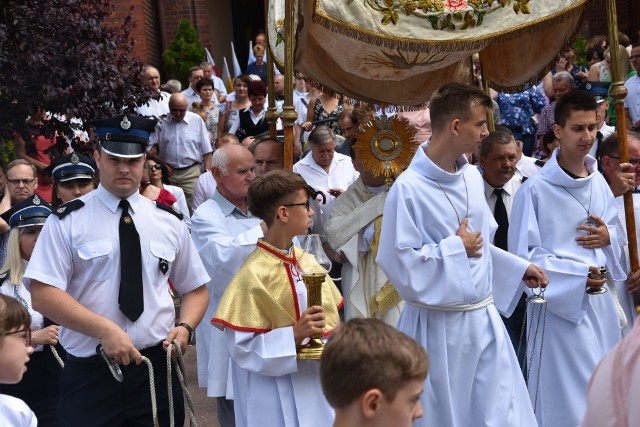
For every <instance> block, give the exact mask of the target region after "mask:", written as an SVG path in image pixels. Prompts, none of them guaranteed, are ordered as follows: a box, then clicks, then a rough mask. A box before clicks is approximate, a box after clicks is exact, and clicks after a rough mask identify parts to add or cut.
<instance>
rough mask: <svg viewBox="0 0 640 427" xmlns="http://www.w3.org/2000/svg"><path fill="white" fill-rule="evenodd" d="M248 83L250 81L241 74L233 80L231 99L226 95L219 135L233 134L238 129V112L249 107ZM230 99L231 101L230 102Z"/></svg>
mask: <svg viewBox="0 0 640 427" xmlns="http://www.w3.org/2000/svg"><path fill="white" fill-rule="evenodd" d="M249 83H251V79H250V78H249V76H247V75H245V74H241V75H239V76H238V77H236V78H235V79H233V90H234V92H233V97H232V96H231V94H229V95H227V108H226V109H225V115H224V117H223V118H222V123H220V124H219V125H218V126H219V128H220V129H221V133H224V132H228V133H233V134H235V133H236V131H237V130H238V127H240V111H244V110H246V109H247V108H249V107H250V106H251V101H249ZM230 98H232V100H230Z"/></svg>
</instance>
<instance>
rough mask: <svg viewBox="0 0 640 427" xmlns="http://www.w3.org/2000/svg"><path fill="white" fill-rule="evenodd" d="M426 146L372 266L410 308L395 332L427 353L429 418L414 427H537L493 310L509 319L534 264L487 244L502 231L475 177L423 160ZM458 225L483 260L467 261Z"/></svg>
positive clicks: (389, 210) (391, 209) (395, 193)
mask: <svg viewBox="0 0 640 427" xmlns="http://www.w3.org/2000/svg"><path fill="white" fill-rule="evenodd" d="M427 144H428V143H425V144H423V145H422V146H421V147H420V148H419V149H418V151H417V152H416V154H415V156H414V158H413V160H412V162H411V165H410V166H409V168H408V169H407V170H406V171H405V172H404V173H402V174H401V175H400V176H399V177H398V179H397V180H396V182H395V183H394V185H393V186H392V187H391V190H390V191H389V195H388V196H387V202H386V204H385V208H384V215H383V219H382V233H381V237H380V248H379V251H378V257H377V258H376V261H377V263H378V265H380V267H382V270H383V271H384V272H385V274H386V275H387V277H388V278H389V280H391V283H393V284H394V286H395V287H396V289H397V290H398V293H399V294H400V296H401V297H402V299H403V300H405V301H406V305H405V308H404V310H403V311H402V315H401V316H400V320H399V322H398V329H399V330H400V331H402V332H404V333H406V334H407V335H409V336H411V337H413V338H414V339H415V340H416V341H418V342H419V343H420V344H422V345H423V346H424V347H425V348H426V349H427V352H428V353H429V358H430V361H431V368H430V369H429V375H428V377H427V380H426V381H425V391H424V393H423V394H422V397H421V402H422V405H423V407H424V408H425V410H424V417H423V418H421V419H419V420H417V421H416V422H415V425H416V426H430V427H431V426H443V427H444V426H446V427H459V426H465V427H466V426H471V425H473V426H474V427H475V426H501V427H509V426H513V427H516V426H517V427H527V426H536V425H537V424H536V420H535V416H534V414H533V410H532V408H531V402H530V400H529V397H528V394H527V389H526V385H525V383H524V379H523V377H522V374H521V373H520V369H519V366H518V361H517V359H516V355H515V352H514V350H513V346H512V345H511V341H510V340H509V336H508V334H507V331H506V329H505V327H504V324H503V322H502V319H501V318H500V315H499V313H498V310H497V309H496V307H498V308H499V309H500V310H501V311H502V312H503V313H505V314H506V315H509V314H510V313H511V311H513V309H514V308H515V305H516V304H517V302H518V298H519V296H520V295H521V293H522V292H523V288H524V284H523V283H522V281H521V278H522V276H523V275H524V272H525V271H526V269H527V267H528V265H529V262H526V261H524V260H522V259H520V258H518V257H516V256H514V255H512V254H509V253H508V252H505V251H503V250H501V249H498V248H496V247H494V246H493V245H491V244H490V242H491V241H492V240H493V235H494V233H495V230H496V229H497V224H496V222H495V220H494V219H493V215H491V211H490V210H489V206H488V205H487V202H486V201H485V197H484V191H483V181H482V177H481V176H480V173H479V172H478V170H477V169H476V168H471V167H468V165H467V160H466V158H465V157H464V156H461V157H460V158H459V159H458V160H457V166H458V171H457V172H456V173H454V174H451V173H447V172H445V171H443V170H442V169H440V168H439V167H437V166H436V165H435V164H434V163H433V162H432V161H431V160H430V159H429V158H428V157H427V156H426V154H425V152H424V148H425V147H426V145H427ZM467 206H468V214H467ZM454 207H455V212H454ZM456 213H457V216H456ZM458 217H459V219H460V221H461V220H462V219H463V218H464V217H468V219H469V225H468V230H469V231H480V232H481V233H482V236H483V241H484V245H483V248H482V256H481V257H474V258H470V257H468V256H467V253H466V251H465V248H464V245H463V243H462V239H461V238H460V237H458V236H456V232H457V230H458V228H459V224H460V223H459V220H458ZM492 294H493V297H492ZM492 298H495V304H494V303H491V299H492Z"/></svg>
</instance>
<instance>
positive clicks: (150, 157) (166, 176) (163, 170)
mask: <svg viewBox="0 0 640 427" xmlns="http://www.w3.org/2000/svg"><path fill="white" fill-rule="evenodd" d="M149 160H152V161H154V162H156V164H158V165H160V166H162V167H161V168H160V172H161V173H162V183H163V184H169V170H168V169H167V165H166V164H165V163H164V162H163V161H162V160H160V157H158V156H155V155H153V154H150V153H147V157H146V159H145V160H144V162H145V163H147V162H148V161H149Z"/></svg>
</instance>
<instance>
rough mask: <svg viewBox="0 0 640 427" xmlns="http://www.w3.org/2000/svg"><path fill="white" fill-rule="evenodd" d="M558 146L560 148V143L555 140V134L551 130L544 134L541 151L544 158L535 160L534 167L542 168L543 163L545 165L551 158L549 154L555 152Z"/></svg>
mask: <svg viewBox="0 0 640 427" xmlns="http://www.w3.org/2000/svg"><path fill="white" fill-rule="evenodd" d="M559 146H560V141H558V139H557V138H556V134H555V133H554V132H553V129H551V130H549V131H548V132H547V133H545V134H544V135H543V136H542V151H544V153H545V154H546V157H543V158H542V159H538V160H536V163H535V164H536V166H538V167H539V168H542V167H543V166H544V165H545V163H547V160H549V159H550V158H551V154H552V153H553V150H555V149H556V148H558V147H559Z"/></svg>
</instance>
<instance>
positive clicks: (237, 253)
mask: <svg viewBox="0 0 640 427" xmlns="http://www.w3.org/2000/svg"><path fill="white" fill-rule="evenodd" d="M212 163H213V169H212V171H213V176H214V178H215V180H216V183H217V188H216V193H215V194H214V195H213V198H211V199H209V200H206V201H205V202H204V203H202V204H201V205H200V206H199V207H198V209H197V210H196V211H195V212H194V214H193V217H192V218H191V230H192V238H193V241H194V243H195V245H196V248H197V250H198V253H199V254H200V258H201V259H202V261H203V263H204V265H205V268H206V269H207V272H208V273H209V276H211V277H212V278H214V280H212V281H210V282H209V283H208V284H207V287H208V288H209V305H208V307H207V312H206V313H205V317H206V318H207V319H208V320H211V319H212V318H213V315H214V313H215V312H216V309H217V308H218V304H219V303H220V298H222V294H223V293H224V291H225V289H226V288H227V285H228V284H229V282H230V281H231V279H232V278H233V276H234V275H235V274H236V272H237V271H238V270H239V269H240V266H241V265H242V263H243V262H244V260H245V259H246V258H247V256H249V254H250V253H251V252H253V250H254V249H255V247H256V242H257V241H258V238H260V237H262V236H263V235H264V230H266V226H265V224H264V222H262V221H261V220H260V219H259V218H256V217H254V216H253V215H252V214H251V212H250V211H249V210H248V208H247V191H248V189H249V184H250V183H251V181H252V180H253V177H254V174H253V167H254V160H253V155H252V154H251V152H250V151H249V150H247V149H246V148H244V147H243V146H242V145H240V144H226V145H224V146H222V147H221V148H219V149H217V150H216V152H215V153H214V155H213V160H212ZM196 336H197V341H198V346H197V347H196V351H197V354H198V384H199V386H200V387H203V388H206V389H207V395H208V396H211V397H216V398H217V404H218V412H217V415H218V422H219V423H220V426H221V427H233V426H234V425H235V418H234V411H233V394H232V390H231V382H229V383H227V379H228V375H229V363H230V358H229V354H228V352H227V349H226V347H225V342H224V332H222V331H221V330H219V329H218V328H214V327H213V326H211V324H210V323H208V322H207V323H202V324H201V325H200V326H198V328H197V329H196Z"/></svg>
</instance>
